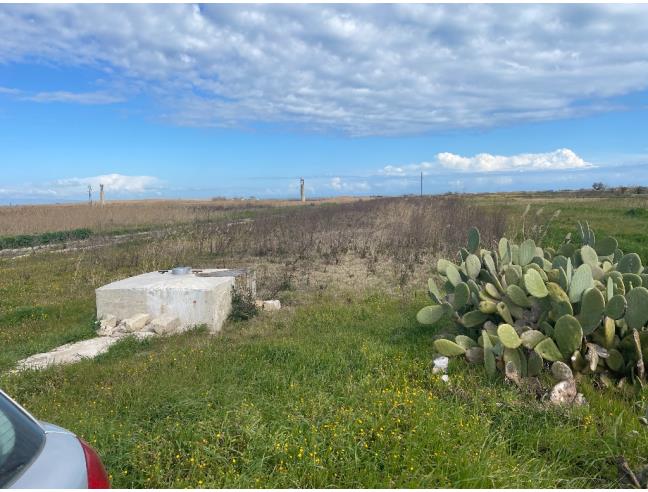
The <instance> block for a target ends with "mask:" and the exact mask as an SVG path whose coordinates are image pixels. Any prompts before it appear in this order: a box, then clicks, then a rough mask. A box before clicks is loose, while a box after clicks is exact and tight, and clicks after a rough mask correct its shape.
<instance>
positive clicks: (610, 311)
mask: <svg viewBox="0 0 648 492" xmlns="http://www.w3.org/2000/svg"><path fill="white" fill-rule="evenodd" d="M611 280H612V279H610V281H611ZM627 305H628V303H627V301H626V298H625V296H622V295H621V294H616V295H613V296H612V298H611V299H610V300H609V301H608V303H607V306H605V314H606V316H609V317H610V318H612V319H621V318H623V315H624V314H625V310H626V307H627Z"/></svg>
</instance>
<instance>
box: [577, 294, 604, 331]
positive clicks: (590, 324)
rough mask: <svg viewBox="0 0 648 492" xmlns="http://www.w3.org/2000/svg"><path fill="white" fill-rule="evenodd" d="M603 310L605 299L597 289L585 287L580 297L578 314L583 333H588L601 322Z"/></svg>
mask: <svg viewBox="0 0 648 492" xmlns="http://www.w3.org/2000/svg"><path fill="white" fill-rule="evenodd" d="M604 311H605V299H604V298H603V294H601V291H600V290H598V289H594V288H592V289H587V290H586V291H585V292H584V293H583V297H582V298H581V308H580V313H579V315H578V321H579V322H580V324H581V326H582V328H583V333H584V334H585V335H589V334H590V333H593V332H594V330H595V329H596V328H597V327H598V325H599V324H600V323H601V318H602V317H603V312H604Z"/></svg>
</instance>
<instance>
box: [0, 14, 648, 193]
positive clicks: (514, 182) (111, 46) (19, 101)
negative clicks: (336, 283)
mask: <svg viewBox="0 0 648 492" xmlns="http://www.w3.org/2000/svg"><path fill="white" fill-rule="evenodd" d="M647 129H648V5H634V6H628V5H243V4H241V5H206V6H204V5H201V6H196V5H187V4H182V5H2V6H0V166H1V168H2V174H1V177H0V203H22V202H57V201H68V200H82V199H84V197H85V196H87V191H86V189H87V185H88V184H91V185H93V186H94V187H95V188H98V184H99V183H104V184H105V185H106V188H107V193H108V196H109V197H115V198H146V197H158V196H162V197H187V198H190V197H211V196H251V195H253V196H257V197H277V198H284V197H295V196H296V195H297V193H298V186H299V177H300V176H304V177H305V179H306V185H307V193H308V194H309V195H310V196H331V195H338V194H363V195H367V194H381V195H387V194H403V193H416V192H418V189H419V188H418V186H419V184H418V176H419V174H420V172H423V173H424V175H425V180H424V183H425V192H427V193H442V192H445V191H462V192H478V191H498V190H536V189H563V188H579V187H589V186H591V184H592V183H593V182H594V181H603V182H605V183H608V184H610V185H632V184H642V185H647V184H648V138H647V137H646V135H648V131H647Z"/></svg>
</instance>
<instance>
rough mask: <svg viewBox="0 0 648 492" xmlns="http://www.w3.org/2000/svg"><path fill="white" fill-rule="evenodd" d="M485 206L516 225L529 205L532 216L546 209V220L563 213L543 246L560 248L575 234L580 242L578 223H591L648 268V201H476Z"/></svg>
mask: <svg viewBox="0 0 648 492" xmlns="http://www.w3.org/2000/svg"><path fill="white" fill-rule="evenodd" d="M476 200H477V201H478V202H479V203H480V204H482V205H484V206H490V207H497V208H499V209H502V210H504V211H505V212H506V213H508V214H510V216H511V217H512V218H513V221H514V222H513V223H519V222H520V219H519V218H520V216H521V214H522V212H523V211H524V209H525V207H526V206H527V204H529V203H531V205H532V208H531V212H530V214H529V215H533V214H534V213H535V212H536V211H537V210H538V209H539V208H541V207H542V208H543V211H544V214H543V215H544V216H546V217H548V216H550V215H551V214H552V213H553V212H554V211H556V210H560V216H559V217H558V219H556V220H555V221H554V222H552V225H551V227H550V228H549V233H548V234H547V237H546V238H545V240H544V242H543V244H544V245H546V246H558V245H560V244H561V243H562V241H563V239H564V237H565V235H566V234H567V233H569V232H571V233H572V236H574V238H575V239H578V237H579V236H578V234H577V228H578V221H580V222H581V223H584V222H585V221H587V222H589V225H590V227H591V228H592V229H593V230H594V232H595V233H596V237H604V236H607V235H611V236H614V237H615V238H616V239H617V240H618V241H619V247H620V248H621V249H622V250H623V251H624V252H635V253H637V254H639V256H641V259H642V260H643V263H644V265H646V264H648V241H647V240H646V238H648V220H646V217H648V198H641V197H634V198H625V197H605V198H582V199H578V198H568V199H566V198H561V197H560V196H557V197H555V198H534V199H526V198H524V197H522V198H516V199H509V198H504V197H501V196H497V195H492V196H480V197H479V198H477V199H476Z"/></svg>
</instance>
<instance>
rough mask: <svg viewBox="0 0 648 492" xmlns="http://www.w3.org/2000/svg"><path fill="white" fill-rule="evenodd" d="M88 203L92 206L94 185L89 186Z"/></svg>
mask: <svg viewBox="0 0 648 492" xmlns="http://www.w3.org/2000/svg"><path fill="white" fill-rule="evenodd" d="M88 203H89V204H90V205H92V185H88Z"/></svg>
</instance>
